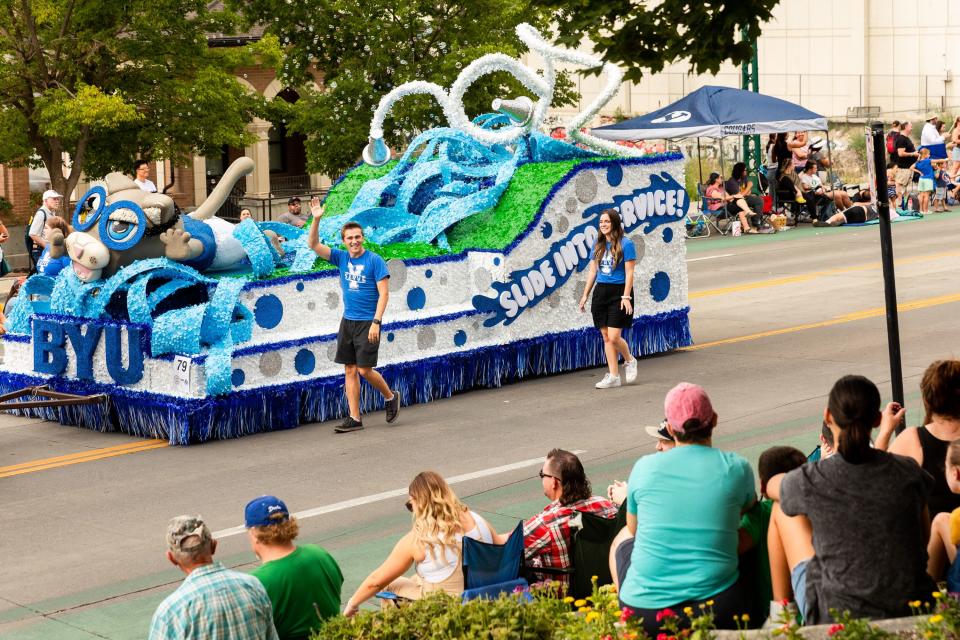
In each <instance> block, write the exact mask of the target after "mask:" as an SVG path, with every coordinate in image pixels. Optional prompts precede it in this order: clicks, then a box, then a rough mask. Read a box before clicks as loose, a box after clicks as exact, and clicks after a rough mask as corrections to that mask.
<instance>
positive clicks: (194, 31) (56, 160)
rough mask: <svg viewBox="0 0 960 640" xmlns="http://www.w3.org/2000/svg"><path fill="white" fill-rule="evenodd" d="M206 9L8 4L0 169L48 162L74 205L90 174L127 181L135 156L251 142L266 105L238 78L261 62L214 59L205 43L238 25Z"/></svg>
mask: <svg viewBox="0 0 960 640" xmlns="http://www.w3.org/2000/svg"><path fill="white" fill-rule="evenodd" d="M208 4H209V3H208V2H206V1H205V0H17V1H14V0H2V2H0V162H4V163H8V164H13V165H21V166H22V165H32V166H38V165H39V164H41V163H42V164H43V165H45V166H46V167H47V169H48V170H49V171H50V180H51V183H52V186H53V188H54V189H56V190H58V191H60V192H61V193H64V194H68V193H70V192H71V191H72V190H73V188H74V187H75V186H76V184H77V181H78V180H79V179H80V175H81V173H86V174H87V175H88V176H90V177H100V176H102V175H104V174H105V173H107V172H108V171H112V170H129V166H130V164H131V161H132V160H133V159H135V158H137V157H144V158H151V159H161V158H166V159H173V160H175V161H182V160H185V159H186V158H187V157H189V156H190V155H191V154H193V153H201V154H202V153H207V152H210V151H212V150H214V149H217V148H219V147H221V146H222V145H224V144H231V145H237V146H240V145H243V144H245V143H248V142H249V141H250V137H249V134H248V133H247V132H246V124H247V123H248V122H249V121H250V118H251V117H252V116H253V115H254V113H256V112H257V111H258V104H259V103H258V100H257V99H256V98H255V97H254V96H251V95H249V94H248V93H247V92H246V91H245V89H244V88H243V87H242V85H240V83H238V82H237V81H236V79H235V78H234V77H233V76H232V74H231V68H232V67H233V66H234V65H237V64H240V63H242V62H245V60H244V57H246V58H250V59H252V57H253V56H255V55H257V53H258V52H256V51H253V50H247V49H241V50H234V51H225V50H217V49H210V48H209V47H208V45H207V35H206V34H208V33H228V32H230V31H231V30H232V29H233V28H234V25H235V23H236V22H237V19H236V17H235V16H234V15H233V14H231V13H230V12H227V11H215V12H211V11H209V10H208V9H207V6H208ZM271 43H273V44H274V46H275V42H274V41H272V40H271V41H267V42H265V43H264V44H263V45H262V46H261V48H262V49H266V48H268V47H269V45H270V44H271ZM64 158H66V160H64Z"/></svg>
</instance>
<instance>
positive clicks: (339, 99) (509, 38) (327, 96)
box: [235, 0, 573, 175]
mask: <svg viewBox="0 0 960 640" xmlns="http://www.w3.org/2000/svg"><path fill="white" fill-rule="evenodd" d="M235 6H236V7H237V8H238V9H239V10H240V11H242V12H243V13H244V14H245V15H246V16H247V18H248V19H249V20H251V21H252V22H260V23H263V24H265V25H266V26H267V29H268V33H272V34H274V35H276V36H277V37H278V38H279V40H280V46H281V48H282V49H283V52H284V55H283V59H282V61H281V62H280V64H279V67H278V71H279V75H280V78H281V80H282V81H284V82H285V83H286V84H287V85H288V86H303V87H304V88H303V89H301V90H300V95H301V99H300V100H299V101H298V102H297V103H296V104H295V105H292V106H287V105H275V109H276V111H275V114H274V117H277V116H279V117H281V119H282V120H284V121H285V124H286V125H287V128H288V130H293V131H299V132H301V133H303V134H305V135H306V136H307V143H306V146H307V157H308V161H309V167H310V169H311V170H312V171H319V172H324V173H327V174H330V175H336V174H337V173H340V172H342V171H343V170H344V169H346V168H348V167H350V166H351V165H353V164H354V163H356V162H357V160H359V158H360V151H361V150H362V149H363V147H364V145H365V144H366V142H367V135H368V130H369V126H370V120H371V118H372V117H373V111H374V109H375V108H376V106H377V103H378V102H379V100H380V98H381V97H382V96H383V95H384V94H386V93H387V92H389V91H390V90H391V89H392V88H393V87H396V86H398V85H400V84H402V83H404V82H407V81H410V80H426V81H430V82H435V83H437V84H439V85H441V86H444V87H449V86H450V85H451V84H452V83H453V81H454V80H455V79H456V77H457V74H459V73H460V71H461V69H462V68H463V67H464V66H466V65H467V64H469V63H470V62H471V61H473V60H474V59H475V58H478V57H480V56H481V55H484V54H487V53H493V52H497V51H499V52H503V53H506V54H508V55H511V56H515V57H516V56H519V55H520V54H521V53H522V52H523V46H522V44H521V43H520V42H519V41H518V40H517V37H516V35H515V34H514V31H513V29H514V27H515V26H516V25H517V24H519V23H521V22H530V23H531V24H534V25H539V26H541V27H542V26H544V25H546V24H547V23H546V22H545V20H544V19H543V18H544V16H545V15H546V12H544V11H538V10H535V9H532V8H531V6H530V2H529V0H471V1H470V2H456V1H451V0H404V1H402V2H398V1H397V0H365V1H364V2H358V1H357V0H298V1H296V2H288V1H287V0H235ZM314 73H316V77H317V78H320V79H322V80H321V83H322V85H323V87H322V89H321V90H317V89H316V88H312V87H311V86H310V85H311V83H310V81H311V80H313V79H314ZM571 88H572V83H571V82H570V81H569V80H568V79H567V78H566V76H563V78H562V79H561V81H560V82H559V83H558V89H559V90H558V92H557V96H556V98H555V100H554V105H555V106H559V105H564V104H571V103H572V102H573V94H572V91H571ZM521 92H523V90H522V88H521V87H520V85H519V84H518V83H517V82H516V81H515V80H514V79H513V77H512V76H510V75H508V74H506V73H496V74H492V75H488V76H485V77H483V78H480V79H479V80H478V81H477V82H476V83H475V84H474V85H473V86H472V87H471V89H470V90H469V91H468V92H467V95H466V97H465V100H464V102H465V106H466V112H467V114H468V115H470V116H475V115H478V114H480V113H485V112H488V111H490V103H491V101H492V100H493V99H494V98H498V97H510V96H513V95H517V94H519V93H521ZM274 122H276V120H274ZM444 124H445V120H444V119H443V116H442V112H441V109H440V108H439V107H438V105H437V104H436V102H435V101H434V100H433V99H432V98H427V97H422V96H415V97H410V98H406V99H404V100H403V101H401V102H400V103H398V104H397V105H396V106H395V107H394V110H393V112H392V116H391V117H390V118H389V119H388V120H387V122H386V126H385V127H384V129H385V132H386V139H387V143H388V144H389V145H390V146H391V147H392V148H394V149H402V148H403V146H404V145H405V144H406V142H408V141H409V140H410V138H411V137H412V136H414V135H415V134H416V133H418V132H421V131H424V130H426V129H428V128H430V127H435V126H441V125H444Z"/></svg>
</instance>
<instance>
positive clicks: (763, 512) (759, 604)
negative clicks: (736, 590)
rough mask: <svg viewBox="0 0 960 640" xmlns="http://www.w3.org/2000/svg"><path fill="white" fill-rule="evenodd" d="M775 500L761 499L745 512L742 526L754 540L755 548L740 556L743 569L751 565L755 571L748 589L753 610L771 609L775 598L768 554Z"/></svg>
mask: <svg viewBox="0 0 960 640" xmlns="http://www.w3.org/2000/svg"><path fill="white" fill-rule="evenodd" d="M772 510H773V500H760V501H759V502H757V504H755V505H753V508H752V509H750V510H749V511H747V512H746V513H745V514H743V517H742V518H741V519H740V528H741V529H743V530H744V531H745V532H746V534H747V535H748V536H750V539H751V540H753V544H754V546H753V548H752V549H750V550H749V551H747V552H746V553H744V554H743V555H742V556H741V557H740V567H741V570H743V567H744V566H745V565H749V566H750V568H751V570H752V571H753V576H752V577H753V581H752V587H751V588H750V589H749V590H748V591H749V593H751V594H752V596H753V600H754V602H753V606H752V608H751V612H757V613H763V612H766V611H769V607H770V602H771V601H772V600H773V583H772V582H771V581H770V557H769V556H768V555H767V529H769V528H770V512H771V511H772Z"/></svg>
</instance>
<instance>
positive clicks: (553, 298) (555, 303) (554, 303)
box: [547, 291, 580, 309]
mask: <svg viewBox="0 0 960 640" xmlns="http://www.w3.org/2000/svg"><path fill="white" fill-rule="evenodd" d="M579 299H580V298H577V300H579ZM547 304H549V305H550V308H551V309H556V308H557V307H559V306H560V292H559V291H554V292H553V293H551V294H550V295H548V296H547Z"/></svg>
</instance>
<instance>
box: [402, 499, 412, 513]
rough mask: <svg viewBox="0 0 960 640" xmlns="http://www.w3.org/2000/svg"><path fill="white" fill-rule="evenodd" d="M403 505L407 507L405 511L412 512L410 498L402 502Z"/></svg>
mask: <svg viewBox="0 0 960 640" xmlns="http://www.w3.org/2000/svg"><path fill="white" fill-rule="evenodd" d="M403 506H405V507H406V508H407V511H409V512H410V513H413V501H412V500H407V501H406V502H405V503H404V504H403Z"/></svg>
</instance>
